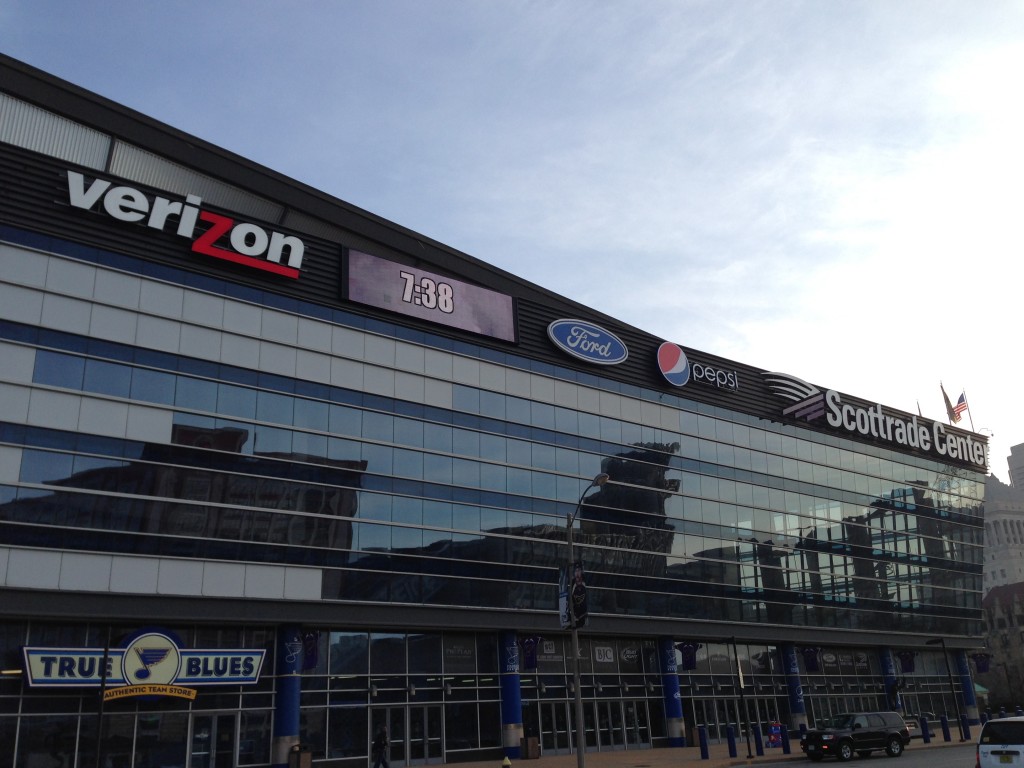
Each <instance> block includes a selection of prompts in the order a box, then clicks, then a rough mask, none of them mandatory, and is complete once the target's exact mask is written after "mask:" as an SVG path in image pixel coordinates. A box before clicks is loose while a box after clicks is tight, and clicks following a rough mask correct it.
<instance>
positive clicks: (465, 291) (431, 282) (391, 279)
mask: <svg viewBox="0 0 1024 768" xmlns="http://www.w3.org/2000/svg"><path fill="white" fill-rule="evenodd" d="M348 298H349V300H350V301H357V302H359V303H360V304H368V305H370V306H372V307H378V308H380V309H386V310H388V311H390V312H397V313H399V314H403V315H409V316H411V317H417V318H419V319H421V320H427V321H428V322H432V323H440V324H441V325H447V326H450V327H452V328H460V329H462V330H464V331H469V332H471V333H478V334H480V335H482V336H491V337H493V338H496V339H503V340H505V341H512V342H514V341H515V340H516V322H515V305H514V302H513V300H512V297H511V296H508V295H506V294H504V293H498V292H497V291H492V290H489V289H487V288H481V287H480V286H478V285H471V284H469V283H464V282H462V281H461V280H455V279H453V278H450V277H445V276H444V275H438V274H435V273H433V272H427V271H425V270H422V269H416V268H414V267H409V266H406V265H405V264H398V263H397V262H394V261H388V260H387V259H381V258H379V257H377V256H371V255H370V254H368V253H363V252H362V251H349V252H348Z"/></svg>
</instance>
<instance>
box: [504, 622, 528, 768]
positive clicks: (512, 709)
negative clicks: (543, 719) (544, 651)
mask: <svg viewBox="0 0 1024 768" xmlns="http://www.w3.org/2000/svg"><path fill="white" fill-rule="evenodd" d="M522 738H523V697H522V693H521V691H520V685H519V645H518V644H517V643H516V633H515V632H512V631H505V632H502V633H501V745H502V747H504V749H505V757H507V758H509V759H510V760H518V759H519V752H520V749H519V745H520V743H521V742H522Z"/></svg>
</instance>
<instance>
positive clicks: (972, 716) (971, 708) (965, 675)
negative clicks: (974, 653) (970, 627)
mask: <svg viewBox="0 0 1024 768" xmlns="http://www.w3.org/2000/svg"><path fill="white" fill-rule="evenodd" d="M954 655H955V657H956V671H957V672H958V673H959V675H960V688H961V690H963V692H964V709H965V710H966V711H965V712H964V714H965V715H967V722H968V723H970V724H971V725H977V724H978V723H980V722H981V720H980V719H979V718H978V697H977V696H975V695H974V680H972V679H971V664H970V662H969V661H968V660H967V651H964V650H959V651H955V652H954Z"/></svg>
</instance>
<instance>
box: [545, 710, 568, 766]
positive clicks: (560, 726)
mask: <svg viewBox="0 0 1024 768" xmlns="http://www.w3.org/2000/svg"><path fill="white" fill-rule="evenodd" d="M567 708H568V705H567V704H566V702H564V701H542V702H541V703H540V748H541V750H543V751H544V753H545V754H549V755H565V754H568V753H569V717H568V714H567Z"/></svg>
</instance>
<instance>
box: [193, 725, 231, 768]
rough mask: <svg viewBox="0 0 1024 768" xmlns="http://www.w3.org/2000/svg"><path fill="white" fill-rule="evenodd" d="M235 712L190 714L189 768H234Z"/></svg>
mask: <svg viewBox="0 0 1024 768" xmlns="http://www.w3.org/2000/svg"><path fill="white" fill-rule="evenodd" d="M237 734H238V713H237V712H230V713H216V712H215V713H211V714H207V713H203V714H198V713H197V714H193V715H192V723H191V733H190V737H189V763H188V765H189V768H234V766H235V765H237V764H238V759H237V758H238V736H237Z"/></svg>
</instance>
